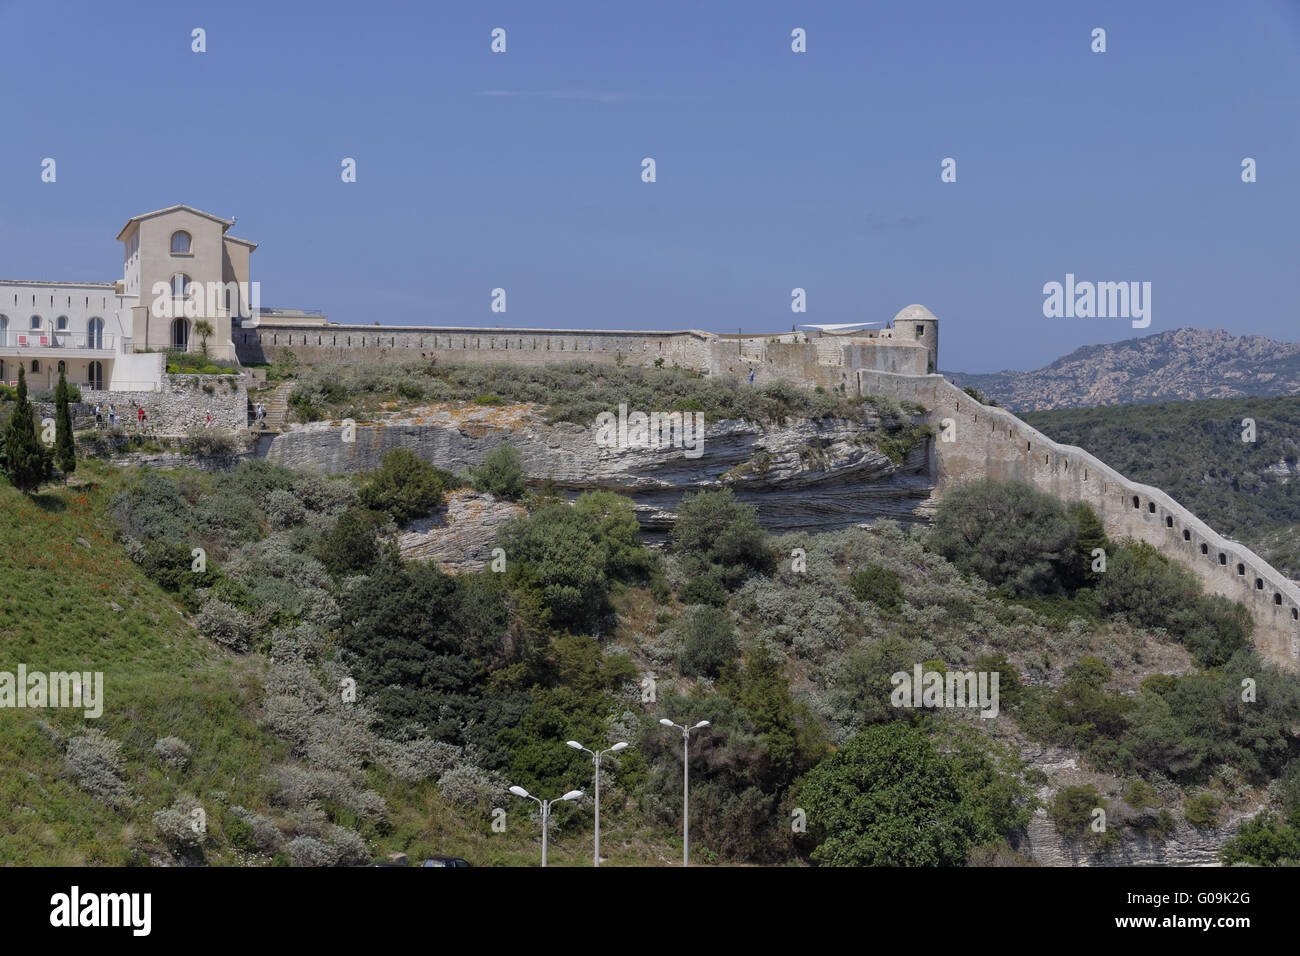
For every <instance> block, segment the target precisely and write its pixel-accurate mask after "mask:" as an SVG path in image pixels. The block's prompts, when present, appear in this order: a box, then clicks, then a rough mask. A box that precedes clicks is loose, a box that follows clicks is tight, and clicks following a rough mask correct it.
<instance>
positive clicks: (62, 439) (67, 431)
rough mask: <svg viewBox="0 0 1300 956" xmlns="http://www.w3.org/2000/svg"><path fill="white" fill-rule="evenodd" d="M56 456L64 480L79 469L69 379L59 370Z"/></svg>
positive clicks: (55, 428) (56, 397)
mask: <svg viewBox="0 0 1300 956" xmlns="http://www.w3.org/2000/svg"><path fill="white" fill-rule="evenodd" d="M54 457H55V458H56V459H57V461H58V463H59V471H61V472H63V480H64V481H65V482H66V481H67V480H68V476H69V475H71V474H72V473H73V472H74V471H76V470H77V451H76V447H75V446H74V445H73V443H72V413H71V411H69V409H68V379H67V377H66V376H65V375H64V374H63V372H59V384H58V385H57V386H56V387H55V389H54Z"/></svg>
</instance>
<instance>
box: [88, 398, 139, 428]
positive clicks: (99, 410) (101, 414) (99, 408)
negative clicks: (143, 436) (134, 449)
mask: <svg viewBox="0 0 1300 956" xmlns="http://www.w3.org/2000/svg"><path fill="white" fill-rule="evenodd" d="M94 412H95V427H96V428H103V427H104V424H105V419H107V420H108V427H109V428H116V427H117V424H118V416H117V406H116V405H114V404H113V403H112V402H109V403H108V407H107V408H105V407H104V406H103V405H101V404H99V402H96V403H95V407H94ZM146 417H147V416H146V415H145V413H144V406H143V405H138V406H136V410H135V427H136V430H137V431H141V432H142V431H144V420H145V418H146Z"/></svg>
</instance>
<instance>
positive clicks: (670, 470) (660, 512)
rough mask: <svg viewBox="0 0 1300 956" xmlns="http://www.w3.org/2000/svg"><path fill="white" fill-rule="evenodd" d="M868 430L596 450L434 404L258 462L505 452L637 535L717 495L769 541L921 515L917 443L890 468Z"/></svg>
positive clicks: (329, 463) (829, 427) (714, 437)
mask: <svg viewBox="0 0 1300 956" xmlns="http://www.w3.org/2000/svg"><path fill="white" fill-rule="evenodd" d="M878 424H879V423H878V422H875V421H872V420H867V421H863V422H859V421H849V420H843V419H822V420H817V421H811V420H796V421H790V422H787V423H785V424H781V425H763V424H759V423H756V422H750V421H716V422H708V423H706V426H705V437H704V442H703V447H702V448H701V449H699V454H698V455H696V454H695V452H694V451H693V450H692V449H690V448H689V447H686V448H682V447H667V448H651V447H621V448H607V447H601V446H600V445H599V444H598V443H597V440H596V431H595V429H594V428H593V427H590V426H586V427H584V426H580V425H575V424H571V423H566V422H561V423H556V424H548V423H546V422H545V421H544V420H543V419H542V417H541V409H539V408H537V407H535V406H528V405H511V406H504V407H489V408H479V407H476V406H472V405H469V406H450V405H438V406H430V407H428V408H420V409H412V410H409V411H406V412H403V413H400V414H398V415H394V416H393V417H390V418H385V419H382V420H379V421H374V422H359V423H357V424H356V427H355V432H350V431H349V430H348V428H347V427H346V426H345V425H344V424H343V423H341V422H337V421H331V422H317V423H313V424H310V425H298V426H293V428H292V430H291V431H289V432H287V433H285V434H282V435H277V436H276V437H275V438H274V439H273V440H272V441H271V442H270V443H269V445H268V446H267V447H266V448H265V449H264V450H263V452H264V454H265V455H266V457H267V458H268V459H269V460H270V461H273V462H277V463H279V464H284V465H288V466H290V467H295V468H319V469H321V470H323V471H326V472H330V473H353V472H359V471H368V470H370V469H373V468H376V467H378V466H379V464H380V461H381V460H382V458H383V456H384V454H386V453H387V452H389V451H391V450H393V449H395V448H407V449H410V450H411V451H413V452H415V454H416V455H418V456H419V457H420V458H422V459H424V460H425V461H429V462H432V463H433V464H435V465H437V466H438V467H440V468H445V469H447V470H448V471H453V472H460V471H465V470H467V469H469V468H473V467H475V466H477V465H479V464H481V463H482V461H483V459H484V457H485V456H486V455H487V454H488V452H490V451H491V450H492V449H494V448H496V447H498V446H499V445H501V444H503V443H509V444H510V445H512V446H513V447H514V448H516V449H518V451H519V453H520V455H521V457H522V460H523V464H524V468H525V469H526V470H527V472H528V474H529V476H530V478H531V479H532V480H534V481H536V482H539V483H540V482H550V483H552V484H554V485H555V486H556V487H558V488H561V489H565V490H570V491H574V492H576V491H581V490H585V489H592V488H605V489H610V490H614V491H617V492H619V493H621V494H625V495H628V496H629V497H631V498H632V499H633V501H634V502H635V503H636V505H637V507H638V511H639V513H640V516H641V518H642V522H643V525H644V526H645V527H646V528H647V530H655V529H656V528H663V527H666V526H667V524H668V523H669V522H670V521H671V517H672V513H673V511H675V509H676V506H677V502H678V500H679V499H680V497H681V496H682V494H684V493H685V492H687V491H690V490H693V489H699V488H708V487H721V486H724V485H729V486H731V487H733V488H734V489H735V491H736V494H737V496H738V497H739V498H740V499H741V500H744V501H747V502H749V503H751V504H753V505H754V506H755V507H756V508H758V510H759V515H760V518H761V520H762V521H763V523H764V524H765V525H766V526H767V527H769V528H770V529H772V530H774V531H781V530H791V529H805V530H829V529H832V528H842V527H847V526H849V525H853V524H857V523H860V522H862V521H864V520H869V519H873V518H878V517H892V518H897V519H901V520H914V519H916V518H917V517H919V516H921V515H922V514H924V513H925V511H926V509H927V507H928V500H929V498H930V494H931V492H932V490H933V484H932V482H931V480H930V477H929V469H928V467H927V464H928V443H927V441H926V440H924V439H923V440H921V441H920V442H918V444H917V445H916V447H914V448H913V449H912V450H911V452H910V453H909V455H908V456H907V458H906V460H904V461H903V463H902V464H901V465H899V464H895V463H894V462H893V461H891V460H890V459H889V458H888V457H887V456H886V455H884V454H883V453H881V451H880V450H879V449H878V448H877V447H876V438H877V426H878ZM349 439H351V440H349Z"/></svg>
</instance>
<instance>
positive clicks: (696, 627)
mask: <svg viewBox="0 0 1300 956" xmlns="http://www.w3.org/2000/svg"><path fill="white" fill-rule="evenodd" d="M680 629H681V635H682V649H681V653H680V661H681V670H682V673H683V674H686V675H687V676H689V677H717V676H718V675H719V674H721V673H722V670H723V668H725V667H726V666H727V665H728V664H730V663H732V662H733V661H734V660H735V659H736V652H737V651H738V650H739V646H740V645H739V641H738V640H737V639H736V628H735V626H734V625H733V624H732V623H731V618H730V617H728V616H727V613H726V612H725V611H722V610H719V609H718V608H716V607H707V606H700V607H691V608H687V610H686V613H685V614H684V615H683V617H682V623H681V628H680Z"/></svg>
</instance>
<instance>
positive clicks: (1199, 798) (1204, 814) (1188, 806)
mask: <svg viewBox="0 0 1300 956" xmlns="http://www.w3.org/2000/svg"><path fill="white" fill-rule="evenodd" d="M1219 806H1220V802H1219V798H1218V797H1216V796H1215V795H1214V794H1212V793H1201V794H1197V795H1196V796H1194V797H1188V798H1187V799H1186V800H1184V801H1183V816H1184V817H1186V818H1187V822H1188V823H1190V824H1191V825H1192V826H1194V827H1196V829H1198V830H1213V829H1214V828H1215V827H1217V826H1218V825H1219Z"/></svg>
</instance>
